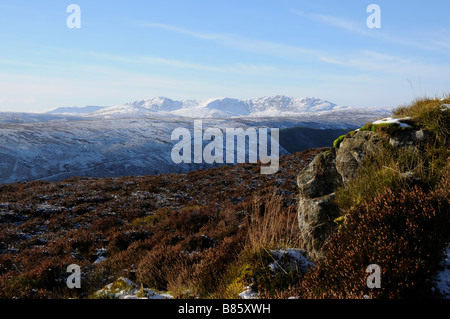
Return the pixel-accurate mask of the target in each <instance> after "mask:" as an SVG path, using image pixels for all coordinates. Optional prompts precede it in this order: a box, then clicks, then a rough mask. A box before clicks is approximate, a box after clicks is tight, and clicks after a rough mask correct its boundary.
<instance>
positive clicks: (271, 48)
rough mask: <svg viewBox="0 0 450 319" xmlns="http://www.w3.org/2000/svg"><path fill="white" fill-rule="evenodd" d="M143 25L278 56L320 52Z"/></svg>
mask: <svg viewBox="0 0 450 319" xmlns="http://www.w3.org/2000/svg"><path fill="white" fill-rule="evenodd" d="M141 25H142V26H145V27H150V28H158V29H164V30H168V31H172V32H175V33H179V34H184V35H187V36H190V37H194V38H197V39H204V40H210V41H215V42H217V43H219V44H221V45H224V46H228V47H232V48H235V49H239V50H245V51H250V52H252V53H259V54H266V55H272V56H278V57H294V56H297V57H299V56H314V55H316V54H317V53H318V52H317V51H316V50H311V49H308V48H304V47H299V46H292V45H287V44H282V43H276V42H270V41H262V40H257V39H250V38H246V37H242V36H237V35H231V34H220V33H204V32H196V31H192V30H189V29H186V28H180V27H177V26H172V25H167V24H161V23H153V22H143V23H141Z"/></svg>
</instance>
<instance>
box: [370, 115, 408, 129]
mask: <svg viewBox="0 0 450 319" xmlns="http://www.w3.org/2000/svg"><path fill="white" fill-rule="evenodd" d="M410 119H411V118H410V117H405V118H401V119H394V118H392V117H387V118H384V119H382V120H378V121H375V122H373V123H372V124H374V125H379V124H398V125H400V127H411V125H409V124H406V123H403V122H402V121H406V120H410Z"/></svg>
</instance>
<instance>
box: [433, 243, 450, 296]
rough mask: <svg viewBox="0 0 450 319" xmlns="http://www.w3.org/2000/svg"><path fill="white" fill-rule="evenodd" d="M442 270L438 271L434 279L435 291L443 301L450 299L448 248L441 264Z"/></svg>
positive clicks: (449, 255) (449, 252)
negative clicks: (440, 295) (437, 291)
mask: <svg viewBox="0 0 450 319" xmlns="http://www.w3.org/2000/svg"><path fill="white" fill-rule="evenodd" d="M441 267H442V270H440V271H439V272H438V273H437V275H436V278H435V283H436V289H438V290H439V292H440V293H441V294H442V297H443V298H445V299H450V246H448V247H447V249H446V251H445V257H444V258H443V260H442V263H441Z"/></svg>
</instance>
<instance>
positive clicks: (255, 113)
mask: <svg viewBox="0 0 450 319" xmlns="http://www.w3.org/2000/svg"><path fill="white" fill-rule="evenodd" d="M348 108H349V107H346V106H339V105H337V104H334V103H331V102H329V101H326V100H322V99H318V98H293V97H287V96H281V95H278V96H273V97H262V98H256V99H249V100H240V99H233V98H213V99H207V100H182V101H177V100H172V99H169V98H166V97H156V98H151V99H147V100H138V101H134V102H130V103H126V104H121V105H115V106H110V107H100V106H87V107H83V108H80V107H72V108H71V107H61V108H56V109H53V110H50V111H48V112H46V113H47V114H70V115H84V116H90V117H104V118H117V117H120V118H123V117H141V116H152V117H154V116H164V117H194V118H230V117H287V116H296V115H301V114H306V113H312V112H314V113H315V112H324V111H336V110H344V109H348Z"/></svg>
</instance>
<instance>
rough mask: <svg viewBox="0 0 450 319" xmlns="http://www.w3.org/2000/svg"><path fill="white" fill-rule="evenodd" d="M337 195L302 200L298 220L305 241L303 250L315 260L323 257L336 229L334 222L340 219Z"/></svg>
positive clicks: (299, 205)
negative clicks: (335, 201) (325, 245)
mask: <svg viewBox="0 0 450 319" xmlns="http://www.w3.org/2000/svg"><path fill="white" fill-rule="evenodd" d="M334 198H335V193H332V194H329V195H326V196H322V197H318V198H313V199H307V198H300V200H299V204H298V211H299V215H298V220H299V227H300V232H301V236H302V240H303V247H302V248H303V249H305V250H306V251H307V252H308V254H309V255H310V256H311V258H313V259H319V258H321V257H323V252H322V248H323V245H324V243H325V241H326V239H327V238H328V237H329V235H330V234H331V233H332V232H333V231H334V229H335V223H334V220H335V219H336V218H337V217H339V208H338V207H337V206H336V204H334V202H333V201H334Z"/></svg>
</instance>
